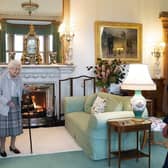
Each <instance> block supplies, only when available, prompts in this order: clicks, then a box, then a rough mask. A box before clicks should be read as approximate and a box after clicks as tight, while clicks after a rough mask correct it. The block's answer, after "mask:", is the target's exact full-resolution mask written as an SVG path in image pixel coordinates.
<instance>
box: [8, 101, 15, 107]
mask: <svg viewBox="0 0 168 168" xmlns="http://www.w3.org/2000/svg"><path fill="white" fill-rule="evenodd" d="M7 105H8V106H9V107H10V108H15V107H16V105H15V103H14V102H13V101H9V102H8V103H7Z"/></svg>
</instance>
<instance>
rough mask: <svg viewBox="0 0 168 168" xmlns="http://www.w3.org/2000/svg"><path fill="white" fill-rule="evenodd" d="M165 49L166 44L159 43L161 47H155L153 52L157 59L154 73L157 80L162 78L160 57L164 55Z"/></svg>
mask: <svg viewBox="0 0 168 168" xmlns="http://www.w3.org/2000/svg"><path fill="white" fill-rule="evenodd" d="M164 47H165V43H164V42H161V43H159V45H155V46H154V47H153V51H152V52H151V54H152V56H153V57H155V59H156V61H155V64H154V67H153V71H154V77H155V78H157V79H160V77H161V67H160V57H161V56H162V54H163V51H164Z"/></svg>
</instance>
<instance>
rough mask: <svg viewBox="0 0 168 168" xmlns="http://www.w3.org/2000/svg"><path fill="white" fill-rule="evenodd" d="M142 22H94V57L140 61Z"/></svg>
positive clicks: (130, 61)
mask: <svg viewBox="0 0 168 168" xmlns="http://www.w3.org/2000/svg"><path fill="white" fill-rule="evenodd" d="M141 43H142V24H139V23H120V22H105V21H96V22H95V54H96V56H95V58H96V61H97V58H101V59H106V60H108V59H120V60H121V61H124V62H126V63H140V62H141V61H142V44H141Z"/></svg>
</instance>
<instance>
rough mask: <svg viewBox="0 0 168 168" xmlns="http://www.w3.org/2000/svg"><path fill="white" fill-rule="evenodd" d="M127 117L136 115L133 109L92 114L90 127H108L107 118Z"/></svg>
mask: <svg viewBox="0 0 168 168" xmlns="http://www.w3.org/2000/svg"><path fill="white" fill-rule="evenodd" d="M126 117H134V113H133V112H132V111H116V112H106V113H100V114H91V117H90V120H89V125H88V127H89V128H90V129H98V128H103V127H106V124H107V120H109V119H117V118H126Z"/></svg>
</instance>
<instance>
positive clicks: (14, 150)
mask: <svg viewBox="0 0 168 168" xmlns="http://www.w3.org/2000/svg"><path fill="white" fill-rule="evenodd" d="M9 150H10V151H12V152H13V153H16V154H19V153H21V152H20V150H19V149H17V148H12V147H11V146H10V147H9Z"/></svg>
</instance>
